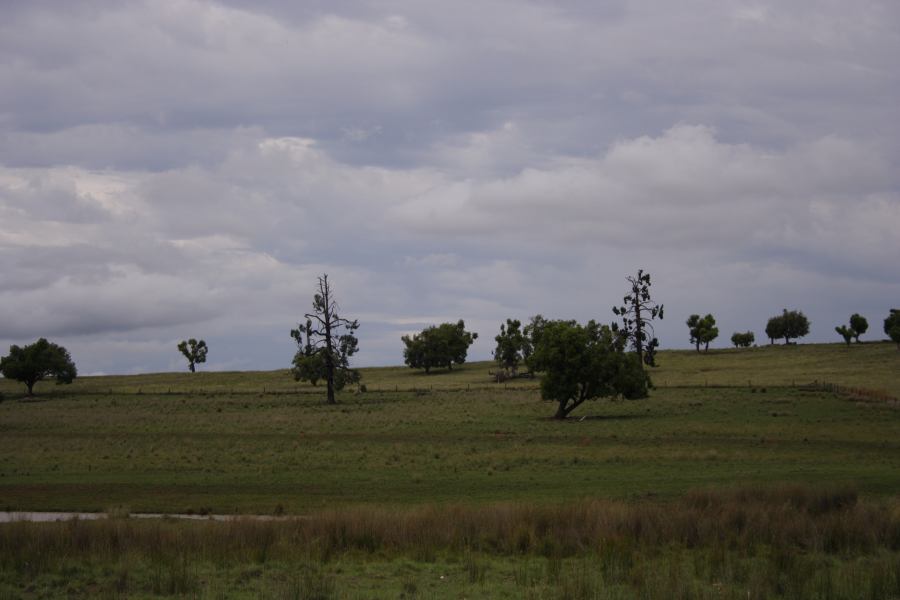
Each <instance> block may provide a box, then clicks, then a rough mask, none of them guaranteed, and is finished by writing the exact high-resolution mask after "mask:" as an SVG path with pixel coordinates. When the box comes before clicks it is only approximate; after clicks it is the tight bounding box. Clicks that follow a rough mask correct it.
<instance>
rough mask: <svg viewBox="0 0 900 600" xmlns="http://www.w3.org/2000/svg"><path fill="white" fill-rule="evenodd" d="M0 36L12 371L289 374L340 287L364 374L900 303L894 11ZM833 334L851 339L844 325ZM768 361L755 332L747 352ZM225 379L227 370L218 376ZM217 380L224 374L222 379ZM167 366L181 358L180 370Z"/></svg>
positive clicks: (0, 202)
mask: <svg viewBox="0 0 900 600" xmlns="http://www.w3.org/2000/svg"><path fill="white" fill-rule="evenodd" d="M4 17H5V18H4V20H3V22H2V23H0V86H2V89H3V90H4V94H3V95H2V96H0V260H2V261H3V262H4V264H5V265H6V266H5V267H4V269H3V271H2V275H0V311H2V312H0V314H2V315H3V317H2V321H0V338H2V340H0V341H4V342H5V341H10V342H16V343H21V342H23V341H27V340H26V339H25V338H28V337H35V336H37V335H54V336H63V337H62V339H64V340H65V341H66V342H67V344H71V345H72V346H73V348H76V349H80V352H82V353H83V356H84V357H85V358H83V359H79V366H82V365H83V366H84V368H85V369H87V370H103V371H108V372H117V371H129V370H133V369H138V370H153V369H164V368H180V365H179V363H178V362H177V361H178V360H179V359H178V357H177V355H175V353H174V351H172V350H171V348H170V346H172V342H173V341H175V340H177V339H180V337H184V336H185V335H198V336H203V337H205V338H207V340H208V341H211V342H214V345H213V346H212V348H213V354H215V355H216V358H215V361H216V362H215V366H216V368H273V367H277V366H285V365H286V364H287V362H288V361H289V358H290V354H291V351H292V346H291V343H292V342H291V340H290V339H289V338H288V337H287V334H286V331H287V330H288V329H289V328H290V327H291V326H292V325H293V324H294V323H295V322H296V319H298V318H299V316H300V315H302V313H303V312H304V311H306V310H307V309H308V306H309V302H310V300H311V295H312V287H313V284H314V282H315V277H316V275H317V274H320V273H322V272H325V271H327V272H329V273H330V274H331V275H332V277H333V278H334V281H335V283H336V284H337V285H338V294H339V298H340V299H341V301H342V303H343V305H344V306H345V308H346V310H347V312H348V314H350V315H351V316H356V315H359V316H360V317H361V318H364V327H363V329H362V330H361V331H360V334H361V346H362V352H361V353H360V355H359V357H358V358H359V362H360V363H362V364H392V363H397V362H399V361H400V343H399V336H400V335H401V334H402V333H404V332H406V331H408V330H410V329H414V328H416V327H421V326H422V325H424V324H428V323H430V322H434V321H435V320H437V319H456V318H465V319H466V321H467V323H468V324H470V325H471V326H472V327H474V328H475V329H476V330H477V331H479V332H480V333H481V334H482V338H481V339H480V340H479V342H478V343H477V345H476V347H475V349H474V351H473V356H474V357H476V358H487V357H488V356H489V355H490V350H491V347H490V346H491V340H492V337H493V332H494V331H495V330H496V328H497V327H498V326H499V323H500V322H501V321H502V320H503V319H504V318H506V317H508V316H518V317H521V318H525V317H527V316H529V315H530V314H534V313H536V312H542V313H544V314H547V315H548V316H551V317H559V318H569V317H572V318H579V319H587V318H599V319H601V320H608V319H609V318H610V316H611V315H610V313H609V308H608V307H609V306H611V305H612V304H613V303H615V302H616V301H617V299H618V298H619V297H620V296H621V293H622V283H623V278H624V276H625V274H627V273H629V272H632V271H634V270H635V269H636V268H638V267H644V268H646V269H648V270H650V271H651V272H652V273H653V275H654V278H656V279H655V280H656V283H655V287H656V288H658V293H659V295H660V298H661V299H662V300H663V301H665V302H666V304H667V307H668V308H669V315H670V318H671V319H672V320H671V321H669V320H667V321H665V322H664V323H662V324H661V329H660V332H661V334H662V336H663V342H664V344H665V345H679V344H682V345H686V344H687V340H686V339H683V338H684V337H685V336H684V331H683V329H684V326H683V323H682V322H681V321H682V320H683V319H681V318H680V317H678V316H677V315H678V314H679V313H681V312H685V313H689V312H697V311H707V310H708V311H713V312H715V313H716V315H717V317H719V321H720V326H721V328H722V329H723V331H726V330H738V329H746V328H748V327H755V326H756V325H757V324H759V323H760V322H763V323H764V319H765V318H766V317H767V316H770V314H774V313H775V312H778V311H780V309H781V308H784V307H789V308H790V307H795V306H796V307H799V308H804V309H806V310H807V312H808V314H810V316H811V317H812V318H813V322H814V325H813V336H814V337H815V339H820V340H827V339H831V335H832V333H833V332H832V331H831V328H832V327H833V324H832V323H830V321H831V320H834V319H838V320H841V321H842V320H843V319H844V318H845V315H844V314H843V313H845V312H847V313H848V314H849V312H853V311H857V310H859V311H863V312H865V311H869V312H868V313H867V314H868V316H869V317H870V320H872V319H875V318H876V317H878V314H879V313H880V312H885V310H886V307H887V306H888V304H889V303H890V301H891V300H890V299H891V298H896V297H898V294H900V289H898V287H897V286H898V284H897V283H896V282H897V281H900V271H898V270H897V269H898V267H897V266H896V259H895V256H896V255H897V254H898V252H900V247H898V245H897V244H898V242H897V237H896V232H895V231H894V230H895V229H896V226H895V223H897V222H898V221H900V213H898V211H900V182H898V177H897V174H896V172H897V171H896V168H895V166H896V164H897V162H898V160H900V142H898V141H897V140H898V139H900V136H897V125H896V123H898V122H900V108H898V105H897V103H896V98H897V96H898V91H900V75H898V72H897V70H896V68H895V67H894V64H893V60H894V59H893V57H894V56H896V55H897V54H900V38H898V37H897V35H896V23H897V22H900V8H898V7H897V5H895V4H894V3H889V2H879V1H874V0H873V1H867V2H862V3H857V4H855V5H854V6H853V7H852V9H849V8H847V7H846V6H845V5H843V4H841V3H824V4H823V3H821V2H814V1H813V0H803V1H801V2H794V3H791V4H789V5H788V4H785V3H783V2H775V1H774V0H773V1H771V2H768V1H761V2H755V3H753V4H749V3H744V2H726V3H723V2H717V1H714V0H692V1H691V2H688V3H686V4H682V5H680V6H679V7H678V9H677V10H675V9H673V8H672V7H671V6H669V5H668V4H665V3H659V2H624V1H621V2H620V1H611V2H582V1H580V0H578V1H572V2H563V3H559V2H544V1H540V2H527V3H523V2H511V1H500V0H489V1H483V2H474V1H473V2H461V3H455V4H454V5H453V6H452V7H447V6H438V5H429V4H423V3H418V2H417V3H411V2H403V1H399V0H389V1H387V2H362V1H360V2H338V3H332V2H328V3H324V2H304V3H282V2H275V1H272V0H266V1H265V2H261V3H256V2H253V3H249V2H242V1H238V0H234V1H229V2H193V1H186V2H177V3H168V2H122V3H115V4H110V3H106V2H86V3H71V2H36V3H27V4H17V5H11V6H9V7H5V9H4ZM848 311H849V312H848ZM758 333H760V332H759V331H758ZM216 348H221V350H216ZM219 352H221V354H219ZM173 355H174V356H173Z"/></svg>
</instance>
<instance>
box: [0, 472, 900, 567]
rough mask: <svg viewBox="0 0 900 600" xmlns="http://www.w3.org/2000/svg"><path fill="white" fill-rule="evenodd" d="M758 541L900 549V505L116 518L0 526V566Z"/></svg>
mask: <svg viewBox="0 0 900 600" xmlns="http://www.w3.org/2000/svg"><path fill="white" fill-rule="evenodd" d="M673 545H674V546H678V547H683V548H687V549H691V548H709V549H716V548H725V549H727V550H729V551H733V550H740V549H748V550H749V549H753V548H757V547H761V546H764V547H766V548H768V549H769V550H770V551H772V552H796V551H802V552H816V553H825V554H837V555H849V554H866V553H873V552H876V551H878V550H880V549H883V550H888V551H898V550H900V504H898V503H897V502H896V501H871V500H862V499H860V498H858V497H857V494H856V493H855V492H854V491H852V490H847V489H837V490H834V489H832V490H822V489H819V490H816V489H812V488H809V487H800V486H795V487H777V488H768V489H757V488H739V489H734V490H725V491H705V492H694V493H691V494H688V495H686V496H684V497H683V498H681V499H679V500H677V501H673V502H665V503H654V502H640V503H628V502H619V501H609V500H584V501H573V502H569V503H565V504H553V505H539V504H494V505H488V506H469V505H426V506H421V507H416V508H393V509H392V508H379V507H368V506H363V507H357V508H347V509H340V510H330V511H323V512H320V513H318V514H315V515H312V516H309V517H304V518H297V519H288V520H278V521H256V520H251V519H239V520H235V521H230V522H206V521H204V522H189V523H186V522H176V521H171V520H157V521H146V520H139V519H127V518H124V519H123V518H116V519H107V520H99V521H77V520H75V521H69V522H62V523H24V522H18V523H11V524H6V525H2V526H0V567H7V568H8V567H12V568H15V569H24V570H34V569H41V568H46V567H48V566H50V565H51V564H52V563H55V562H57V561H61V560H68V559H72V558H78V557H85V556H94V557H97V558H98V559H103V558H114V557H120V556H123V555H129V554H130V555H138V556H141V557H147V558H150V559H154V560H160V561H164V560H168V559H170V558H171V557H176V558H178V557H182V556H190V557H192V559H194V560H198V559H199V560H208V561H212V562H223V561H242V562H258V563H262V562H266V561H267V560H269V559H273V558H277V559H296V558H298V557H303V556H305V557H314V558H317V559H318V558H324V559H326V560H327V559H328V557H330V556H332V555H334V554H339V553H344V552H363V553H374V552H381V553H408V554H411V555H412V556H414V557H418V558H424V559H427V558H428V557H429V556H432V555H433V554H434V553H435V552H442V551H449V552H473V551H474V552H482V553H495V554H502V555H513V554H533V555H542V556H559V557H566V556H572V555H576V554H582V553H586V552H599V553H604V552H608V551H609V549H610V548H615V549H617V551H620V552H627V551H629V550H630V549H642V550H646V549H654V548H664V547H666V546H673Z"/></svg>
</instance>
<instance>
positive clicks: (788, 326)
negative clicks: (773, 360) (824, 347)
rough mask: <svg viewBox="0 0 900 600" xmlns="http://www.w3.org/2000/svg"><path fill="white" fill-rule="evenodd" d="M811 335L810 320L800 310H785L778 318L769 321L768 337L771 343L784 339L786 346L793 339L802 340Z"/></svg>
mask: <svg viewBox="0 0 900 600" xmlns="http://www.w3.org/2000/svg"><path fill="white" fill-rule="evenodd" d="M807 334H809V319H807V318H806V315H804V314H803V312H801V311H799V310H787V309H784V310H783V311H782V313H781V314H780V315H778V316H776V317H772V318H771V319H769V322H768V323H767V324H766V335H767V336H768V337H769V340H770V342H771V343H773V344H774V343H775V340H777V339H781V338H784V343H785V344H790V343H791V340H792V339H797V338H802V337H803V336H805V335H807Z"/></svg>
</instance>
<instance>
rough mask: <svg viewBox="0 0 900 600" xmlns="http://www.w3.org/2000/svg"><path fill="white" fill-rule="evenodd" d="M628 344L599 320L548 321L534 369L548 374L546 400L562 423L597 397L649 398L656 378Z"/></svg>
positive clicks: (543, 382) (532, 362)
mask: <svg viewBox="0 0 900 600" xmlns="http://www.w3.org/2000/svg"><path fill="white" fill-rule="evenodd" d="M625 345H626V341H625V338H624V337H623V336H621V335H619V334H617V333H614V332H613V331H612V329H611V328H610V327H608V326H606V325H598V324H597V323H596V322H595V321H590V322H589V323H588V324H587V325H584V326H582V325H580V324H578V323H576V322H575V321H547V322H546V323H545V325H544V328H543V333H542V335H541V336H540V341H539V342H538V344H537V345H536V346H535V348H534V353H533V354H532V355H531V357H530V358H529V368H530V369H531V370H533V371H543V372H544V376H543V378H542V379H541V396H542V397H543V398H544V399H545V400H552V401H554V402H556V403H557V410H556V415H555V417H556V418H557V419H565V418H566V416H568V415H569V413H571V412H572V411H573V410H575V409H576V408H578V407H579V406H581V404H583V403H584V402H585V401H587V400H592V399H595V398H614V397H616V396H620V395H621V396H623V397H625V398H628V399H634V398H645V397H647V393H648V392H647V390H648V388H649V387H650V377H649V376H648V375H647V374H646V373H645V372H644V369H643V367H642V365H641V362H640V359H639V358H638V355H637V354H631V353H628V352H626V349H625Z"/></svg>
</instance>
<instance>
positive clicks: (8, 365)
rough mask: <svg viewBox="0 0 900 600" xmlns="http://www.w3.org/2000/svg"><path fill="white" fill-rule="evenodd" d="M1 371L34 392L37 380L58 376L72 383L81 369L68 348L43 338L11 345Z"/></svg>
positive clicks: (63, 380)
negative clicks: (25, 344)
mask: <svg viewBox="0 0 900 600" xmlns="http://www.w3.org/2000/svg"><path fill="white" fill-rule="evenodd" d="M0 374H2V375H3V376H4V377H6V378H7V379H13V380H15V381H20V382H22V383H24V384H25V387H26V388H27V389H28V395H29V396H33V395H34V384H36V383H37V382H38V381H41V380H43V379H46V378H47V377H56V383H72V381H73V380H74V379H75V377H76V376H77V375H78V370H77V369H76V368H75V363H74V362H72V357H71V356H69V351H68V350H66V349H65V348H63V347H62V346H57V345H56V344H53V343H50V342H48V341H47V340H46V339H44V338H40V339H39V340H38V341H36V342H35V343H33V344H28V345H27V346H25V347H19V346H15V345H13V346H10V347H9V355H8V356H4V357H3V358H0Z"/></svg>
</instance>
